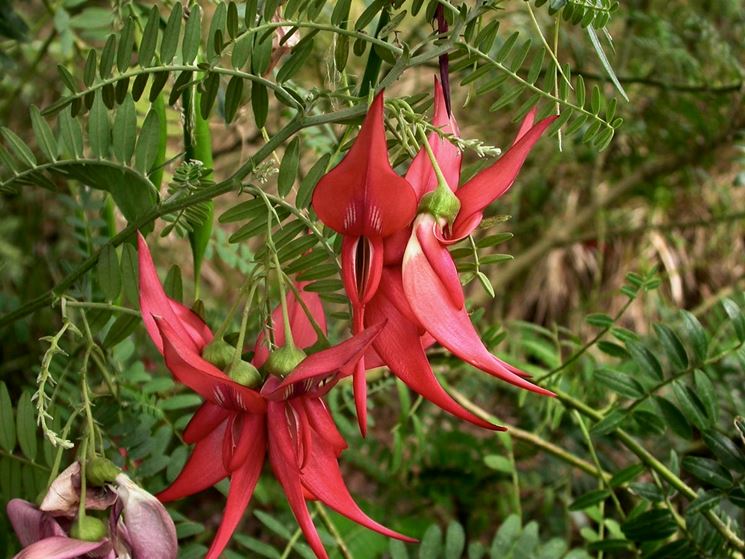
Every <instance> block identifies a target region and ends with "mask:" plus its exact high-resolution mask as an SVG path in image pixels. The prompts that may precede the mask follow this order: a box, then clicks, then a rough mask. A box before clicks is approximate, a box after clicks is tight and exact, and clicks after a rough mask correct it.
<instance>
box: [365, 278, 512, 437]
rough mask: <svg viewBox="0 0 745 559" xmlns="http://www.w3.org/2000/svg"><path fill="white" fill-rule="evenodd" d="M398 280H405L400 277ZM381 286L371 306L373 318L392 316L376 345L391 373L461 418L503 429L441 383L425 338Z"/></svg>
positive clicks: (379, 318)
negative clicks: (462, 403)
mask: <svg viewBox="0 0 745 559" xmlns="http://www.w3.org/2000/svg"><path fill="white" fill-rule="evenodd" d="M396 281H398V282H399V283H400V282H401V278H400V276H398V277H397V278H396ZM389 283H390V282H386V283H385V284H384V285H385V286H386V288H385V289H384V288H381V290H380V291H379V292H378V295H376V297H375V299H373V300H372V301H371V302H370V304H369V305H368V316H369V318H370V320H373V321H379V320H382V319H384V318H387V319H388V322H387V323H386V326H385V328H383V330H382V331H381V332H380V334H378V336H377V338H375V341H374V342H373V347H375V349H376V350H377V352H378V353H379V354H380V356H381V357H382V358H383V359H384V361H385V363H386V365H387V366H388V367H389V368H390V370H391V372H392V373H393V374H394V375H396V376H397V377H398V378H400V379H401V380H402V381H403V382H404V383H405V384H406V385H407V386H408V387H409V388H411V389H412V390H413V391H414V392H416V393H418V394H421V395H422V396H423V397H424V398H426V399H427V400H429V401H430V402H432V403H433V404H435V405H436V406H438V407H440V408H442V409H443V410H445V411H446V412H448V413H451V414H453V415H454V416H456V417H459V418H460V419H464V420H466V421H469V422H471V423H473V424H474V425H478V426H479V427H484V428H486V429H503V428H501V427H498V426H496V425H492V424H491V423H489V422H488V421H484V420H483V419H480V418H479V417H477V416H475V415H473V414H472V413H471V412H469V411H468V410H466V409H464V408H463V407H461V406H460V404H458V403H457V402H456V401H455V400H453V399H452V398H451V397H450V395H449V394H448V393H447V392H446V391H445V390H444V389H443V388H442V386H440V383H439V382H437V377H435V374H434V372H433V371H432V367H431V366H430V364H429V361H428V360H427V356H426V354H425V353H424V349H423V348H422V345H421V340H420V337H419V334H418V332H417V328H416V326H415V325H414V324H412V323H411V322H409V321H408V320H406V317H405V316H404V315H402V314H401V313H399V312H398V309H397V308H396V306H395V305H394V304H393V303H392V302H391V300H390V299H389V298H388V294H389V293H388V289H387V286H388V285H389Z"/></svg>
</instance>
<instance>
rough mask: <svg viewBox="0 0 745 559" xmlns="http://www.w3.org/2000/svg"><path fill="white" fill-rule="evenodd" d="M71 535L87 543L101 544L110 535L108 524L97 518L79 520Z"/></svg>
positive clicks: (74, 525) (90, 517) (84, 517)
mask: <svg viewBox="0 0 745 559" xmlns="http://www.w3.org/2000/svg"><path fill="white" fill-rule="evenodd" d="M70 535H71V536H72V537H73V538H75V539H77V540H83V541H86V542H100V541H101V540H102V539H104V538H105V537H106V536H107V535H108V530H107V528H106V524H105V523H104V522H102V521H101V520H99V519H98V518H96V517H95V516H83V517H82V518H78V519H77V520H76V521H75V522H73V524H72V528H70Z"/></svg>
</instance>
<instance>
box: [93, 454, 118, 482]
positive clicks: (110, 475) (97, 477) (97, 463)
mask: <svg viewBox="0 0 745 559" xmlns="http://www.w3.org/2000/svg"><path fill="white" fill-rule="evenodd" d="M120 473H121V470H120V469H119V468H118V467H117V466H116V465H114V463H113V462H112V461H111V460H108V459H107V458H102V457H96V458H93V459H91V460H88V462H87V463H86V465H85V478H86V479H87V480H88V483H90V484H91V485H93V486H94V487H102V486H104V485H106V484H107V483H112V482H113V481H114V480H115V479H116V476H118V475H119V474H120Z"/></svg>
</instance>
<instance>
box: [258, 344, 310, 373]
mask: <svg viewBox="0 0 745 559" xmlns="http://www.w3.org/2000/svg"><path fill="white" fill-rule="evenodd" d="M305 358H306V355H305V352H304V351H303V350H302V349H298V348H297V347H295V346H294V345H286V346H282V347H280V348H279V349H276V350H274V351H272V352H271V353H270V354H269V359H267V360H266V364H265V365H264V369H265V370H266V372H267V373H269V374H270V375H275V376H278V377H285V376H287V375H288V374H290V373H291V372H292V371H293V370H294V369H295V367H297V366H298V365H299V364H300V362H301V361H302V360H303V359H305Z"/></svg>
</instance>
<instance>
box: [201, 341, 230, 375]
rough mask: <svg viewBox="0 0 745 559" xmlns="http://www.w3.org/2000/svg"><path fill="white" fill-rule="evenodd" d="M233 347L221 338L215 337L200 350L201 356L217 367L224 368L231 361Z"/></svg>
mask: <svg viewBox="0 0 745 559" xmlns="http://www.w3.org/2000/svg"><path fill="white" fill-rule="evenodd" d="M233 355H235V348H234V347H233V346H231V345H230V344H229V343H228V342H226V341H225V340H223V339H222V338H215V339H214V340H212V341H211V342H210V343H208V344H207V345H206V346H204V349H203V350H202V357H203V358H204V360H205V361H209V362H210V363H212V364H213V365H214V366H215V367H217V368H218V369H225V367H227V366H228V365H230V363H231V361H233Z"/></svg>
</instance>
